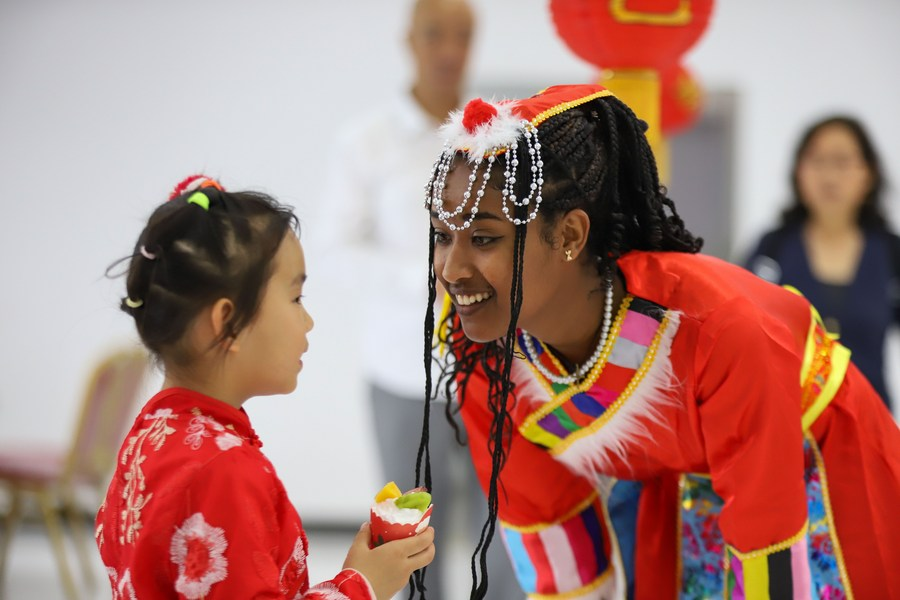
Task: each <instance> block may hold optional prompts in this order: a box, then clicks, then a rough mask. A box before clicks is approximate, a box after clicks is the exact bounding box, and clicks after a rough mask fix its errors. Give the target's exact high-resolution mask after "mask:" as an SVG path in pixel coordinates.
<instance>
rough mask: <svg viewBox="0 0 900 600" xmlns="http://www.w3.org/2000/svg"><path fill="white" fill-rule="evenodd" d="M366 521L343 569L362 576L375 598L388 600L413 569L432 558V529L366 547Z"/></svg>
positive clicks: (401, 587) (355, 539) (367, 532)
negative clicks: (369, 585)
mask: <svg viewBox="0 0 900 600" xmlns="http://www.w3.org/2000/svg"><path fill="white" fill-rule="evenodd" d="M370 536H371V532H370V531H369V524H368V523H364V524H363V526H362V527H361V528H360V530H359V533H357V534H356V538H354V540H353V544H352V545H351V546H350V551H349V552H348V553H347V558H346V560H344V568H345V569H355V570H357V571H359V572H360V573H362V574H363V575H365V577H366V579H368V580H369V583H370V584H371V585H372V589H373V590H375V597H376V598H378V600H390V599H391V598H392V597H393V596H394V594H396V593H397V592H399V591H400V590H401V589H403V586H404V585H406V582H407V581H408V580H409V576H410V575H412V572H413V571H416V570H418V569H421V568H422V567H424V566H426V565H428V564H429V563H430V562H431V561H432V560H434V528H432V527H429V528H427V529H426V530H425V531H423V532H422V533H420V534H418V535H414V536H412V537H408V538H404V539H402V540H394V541H393V542H387V543H385V544H382V545H380V546H378V547H377V548H369V538H370Z"/></svg>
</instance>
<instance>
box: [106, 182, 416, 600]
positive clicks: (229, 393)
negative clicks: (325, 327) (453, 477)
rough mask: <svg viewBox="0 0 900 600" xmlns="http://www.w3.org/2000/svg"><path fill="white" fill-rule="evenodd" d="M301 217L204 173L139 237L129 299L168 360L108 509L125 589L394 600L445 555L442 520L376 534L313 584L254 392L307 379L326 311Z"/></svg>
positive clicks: (124, 593) (117, 584) (147, 339)
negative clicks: (437, 539)
mask: <svg viewBox="0 0 900 600" xmlns="http://www.w3.org/2000/svg"><path fill="white" fill-rule="evenodd" d="M298 229H299V228H298V225H297V220H296V217H295V216H294V214H293V213H292V212H291V211H290V210H289V209H288V208H286V207H284V206H281V205H279V204H278V203H277V202H275V201H274V200H273V199H272V198H270V197H268V196H265V195H263V194H259V193H252V192H236V193H230V192H226V191H224V190H223V189H222V187H221V186H220V185H219V184H218V183H216V182H215V181H213V180H211V179H208V178H206V177H203V176H193V177H190V178H188V179H186V180H185V181H184V182H182V183H181V184H179V185H178V186H177V187H176V188H175V190H174V192H173V193H172V196H171V197H170V200H169V202H167V203H165V204H163V205H162V206H160V207H159V208H157V209H156V211H155V212H154V213H153V215H152V216H151V217H150V221H149V223H148V224H147V226H146V227H145V228H144V231H143V232H142V233H141V235H140V237H139V238H138V241H137V244H136V246H135V252H134V255H133V256H132V257H131V261H130V266H129V269H128V277H127V296H126V297H125V298H124V299H123V300H122V309H123V310H124V311H125V312H127V313H128V314H130V315H131V316H132V317H133V318H134V321H135V325H136V326H137V330H138V333H139V334H140V336H141V339H142V340H143V342H144V344H145V345H146V346H147V348H148V349H149V350H150V351H151V352H152V353H153V354H154V355H155V356H156V357H157V359H158V360H159V362H160V363H161V364H162V367H163V369H164V371H165V381H164V384H163V389H162V391H161V392H159V393H158V394H156V395H155V396H154V397H153V398H151V399H150V401H149V402H148V403H147V404H146V406H145V407H144V408H143V410H142V411H141V414H140V415H139V416H138V418H137V420H136V421H135V424H134V426H133V427H132V429H131V431H130V432H129V434H128V436H127V438H126V440H125V443H124V444H123V446H122V449H121V451H120V454H119V460H118V466H117V469H116V473H115V475H114V477H113V480H112V483H111V484H110V486H109V491H108V493H107V496H106V501H105V502H104V504H103V506H102V507H101V508H100V512H99V514H98V515H97V531H96V538H97V545H98V547H99V548H100V554H101V557H102V559H103V563H104V564H105V565H106V568H107V571H108V573H109V578H110V582H111V584H112V589H113V598H115V599H119V598H122V599H134V598H186V599H194V598H205V599H210V600H211V599H215V598H223V599H225V598H227V599H235V598H273V599H274V598H291V599H294V598H304V599H322V600H326V599H327V600H343V599H357V598H358V599H361V600H363V599H365V600H372V599H376V598H377V599H379V600H387V599H388V598H390V597H391V596H392V595H393V594H394V593H395V592H397V591H398V590H400V589H401V588H402V587H403V585H404V584H405V583H406V581H407V579H408V578H409V576H410V574H411V573H412V572H413V571H415V570H417V569H420V568H422V567H424V566H425V565H427V564H428V563H430V562H431V560H432V558H433V556H434V546H433V544H432V540H433V538H434V531H433V530H432V529H430V528H429V529H427V530H426V531H424V532H423V533H421V534H419V535H417V536H414V537H412V538H408V539H405V540H401V541H397V542H391V543H388V544H384V545H382V546H379V547H377V548H374V549H369V547H368V542H369V530H368V525H364V526H363V527H362V528H361V529H360V531H359V533H358V534H357V536H356V538H355V539H354V541H353V543H352V545H351V547H350V551H349V553H348V554H347V558H346V560H345V562H344V569H343V570H342V571H341V572H340V573H338V574H337V575H336V576H335V577H334V579H331V580H330V581H326V582H324V583H320V584H318V585H315V586H312V587H310V584H309V575H308V572H307V566H306V557H307V551H308V548H307V539H306V535H305V534H304V531H303V527H302V525H301V522H300V517H299V516H298V514H297V512H296V510H295V509H294V507H293V505H292V504H291V502H290V500H289V499H288V497H287V494H286V492H285V489H284V486H283V485H282V483H281V481H280V480H279V479H278V476H277V475H276V474H275V470H274V468H273V467H272V465H271V463H270V462H269V461H268V460H267V459H266V457H265V456H264V455H263V454H262V452H261V451H260V448H261V446H262V442H260V440H259V438H258V437H257V436H256V434H255V433H254V431H253V428H252V427H251V425H250V420H249V418H248V416H247V414H246V413H245V412H244V410H243V408H242V405H243V404H244V402H245V401H247V400H248V399H249V398H251V397H253V396H260V395H267V394H287V393H290V392H291V391H293V390H294V388H295V387H296V384H297V375H298V374H299V372H300V370H301V369H302V367H303V361H302V356H303V354H304V353H305V352H306V350H307V347H308V342H307V338H306V336H307V333H308V332H309V331H310V329H312V326H313V322H312V319H311V318H310V316H309V314H308V313H307V312H306V309H305V308H304V307H303V304H302V303H301V298H302V291H303V284H304V281H305V280H306V265H305V262H304V256H303V248H302V247H301V245H300V242H299V239H298V237H297V231H298Z"/></svg>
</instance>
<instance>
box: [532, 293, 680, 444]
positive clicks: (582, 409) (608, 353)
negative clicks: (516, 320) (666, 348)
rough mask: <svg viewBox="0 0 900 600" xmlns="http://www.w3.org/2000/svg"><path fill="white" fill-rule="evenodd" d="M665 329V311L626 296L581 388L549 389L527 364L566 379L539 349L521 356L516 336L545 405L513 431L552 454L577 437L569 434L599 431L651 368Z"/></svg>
mask: <svg viewBox="0 0 900 600" xmlns="http://www.w3.org/2000/svg"><path fill="white" fill-rule="evenodd" d="M666 324H667V316H666V309H665V308H663V307H662V306H660V305H658V304H655V303H653V302H650V301H648V300H644V299H641V298H635V297H633V296H627V297H626V298H625V299H624V300H623V301H622V306H621V307H620V309H619V313H618V315H617V316H616V319H615V321H614V322H613V325H612V327H611V329H610V333H609V341H607V343H606V346H605V347H604V348H603V350H602V352H601V354H600V359H599V360H598V361H597V364H596V365H595V366H594V368H593V369H591V371H590V372H589V373H588V375H587V376H586V377H585V379H584V380H583V381H582V382H580V383H576V384H572V385H568V384H555V383H552V382H550V381H549V380H548V379H547V378H545V377H544V376H543V375H542V374H541V373H540V371H538V370H537V368H535V367H534V365H533V364H532V363H534V362H535V361H541V363H542V364H543V365H544V366H545V367H546V368H547V369H548V370H550V371H551V372H553V371H555V372H557V373H560V374H562V375H566V374H567V373H566V371H565V369H564V368H563V366H562V365H561V364H560V363H559V361H558V360H557V359H556V357H555V356H553V355H552V354H551V353H550V351H549V350H548V349H547V347H546V346H544V344H543V343H540V344H538V345H537V346H536V347H535V352H536V354H537V356H531V355H529V354H528V353H527V351H526V350H523V348H525V344H524V342H523V340H522V337H521V333H520V335H519V351H520V352H521V353H522V354H524V355H525V357H526V358H527V359H528V363H529V365H528V366H529V367H530V368H531V371H532V373H533V374H534V376H535V378H537V380H538V381H539V382H540V383H541V385H542V386H543V387H544V389H545V390H546V391H547V393H548V394H549V396H550V401H549V402H546V403H544V404H542V405H541V406H540V407H539V408H538V409H537V410H536V411H535V412H533V413H532V414H530V415H529V416H528V417H527V418H526V419H525V420H524V421H523V423H522V425H521V426H520V427H519V431H520V432H521V433H522V435H523V436H524V437H525V438H526V439H528V440H530V441H531V442H533V443H535V444H539V445H541V446H544V447H545V448H549V449H552V448H554V447H555V446H557V445H558V444H560V443H562V442H563V441H565V440H566V439H567V438H570V436H572V437H573V438H574V437H577V436H573V434H576V433H578V432H580V431H582V430H584V429H586V428H596V427H598V426H600V425H602V424H603V423H604V422H605V421H606V420H608V419H609V418H610V417H612V415H613V414H615V412H616V410H617V409H618V407H619V406H620V405H621V403H622V402H624V401H625V399H626V398H627V397H628V396H629V395H630V394H631V393H632V392H633V391H634V390H635V388H636V387H637V386H638V385H639V384H640V382H641V380H642V379H643V374H644V373H646V371H647V369H649V367H650V365H651V364H652V363H653V360H654V358H655V356H656V352H655V349H656V346H657V345H658V343H659V340H660V337H661V334H662V332H663V331H664V330H665V329H666Z"/></svg>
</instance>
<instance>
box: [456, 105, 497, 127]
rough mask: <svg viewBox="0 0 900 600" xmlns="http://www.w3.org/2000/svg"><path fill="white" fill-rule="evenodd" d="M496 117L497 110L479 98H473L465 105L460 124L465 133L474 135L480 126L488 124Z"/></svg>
mask: <svg viewBox="0 0 900 600" xmlns="http://www.w3.org/2000/svg"><path fill="white" fill-rule="evenodd" d="M496 116H497V109H496V108H494V106H493V105H492V104H488V103H487V102H485V101H484V100H482V99H481V98H475V99H474V100H471V101H470V102H469V103H468V104H466V109H465V111H463V115H462V124H463V127H465V128H466V131H468V132H469V133H475V130H476V129H477V128H478V127H479V126H480V125H484V124H485V123H489V122H490V121H491V119H493V118H494V117H496Z"/></svg>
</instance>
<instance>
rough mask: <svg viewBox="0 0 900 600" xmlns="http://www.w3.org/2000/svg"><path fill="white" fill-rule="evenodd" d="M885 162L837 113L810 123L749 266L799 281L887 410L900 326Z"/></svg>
mask: <svg viewBox="0 0 900 600" xmlns="http://www.w3.org/2000/svg"><path fill="white" fill-rule="evenodd" d="M884 187H885V181H884V177H883V175H882V173H881V167H880V161H879V158H878V154H877V152H876V151H875V147H874V145H873V144H872V141H871V139H870V138H869V135H868V134H867V133H866V131H865V129H864V127H863V125H862V124H861V123H860V122H859V121H858V120H857V119H855V118H852V117H848V116H841V115H836V116H831V117H828V118H825V119H822V120H820V121H818V122H816V123H814V124H813V125H811V126H810V127H809V128H808V129H807V130H806V132H805V133H804V134H803V136H802V137H801V138H800V143H799V145H798V146H797V150H796V153H795V155H794V163H793V165H792V167H791V188H792V192H793V194H792V200H791V204H790V206H789V207H788V208H787V209H785V211H784V212H783V213H782V217H781V225H780V227H778V228H777V229H775V230H773V231H770V232H768V233H767V234H765V235H764V236H763V237H762V239H761V240H760V242H759V244H758V245H757V247H756V249H755V250H754V251H753V253H752V254H751V255H750V258H749V259H748V261H747V263H746V264H747V267H748V268H749V269H750V270H752V271H753V272H754V273H756V274H757V275H759V276H760V277H762V278H764V279H767V280H769V281H772V282H774V283H779V284H787V285H791V286H793V287H796V288H798V289H799V290H800V292H802V293H803V295H804V296H806V298H808V299H809V301H810V302H811V303H812V304H813V306H815V307H816V308H817V309H818V310H819V313H820V314H821V316H822V320H823V322H824V324H825V326H826V327H827V329H828V331H829V332H830V333H832V334H835V335H839V336H840V339H841V343H842V344H843V345H845V346H847V347H848V348H850V350H852V352H853V362H854V363H855V364H856V365H857V366H858V367H859V369H860V370H861V371H862V372H863V373H864V374H865V376H866V377H867V378H868V379H869V381H870V382H871V383H872V385H873V386H874V387H875V389H876V390H877V391H878V393H879V394H880V395H881V397H882V398H883V399H884V402H885V404H887V406H888V408H892V402H891V399H890V397H889V396H888V392H887V387H886V385H885V378H884V347H885V334H886V332H887V331H888V329H889V328H890V326H891V325H894V324H897V323H900V293H898V292H900V238H898V237H897V236H896V235H894V234H893V233H891V231H890V230H889V227H888V224H887V221H886V219H885V217H884V214H883V212H882V192H883V189H884Z"/></svg>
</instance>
